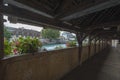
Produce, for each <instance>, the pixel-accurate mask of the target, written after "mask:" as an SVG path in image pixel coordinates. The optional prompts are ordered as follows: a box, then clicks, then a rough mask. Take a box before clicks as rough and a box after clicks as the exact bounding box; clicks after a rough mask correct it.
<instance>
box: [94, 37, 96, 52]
mask: <svg viewBox="0 0 120 80" xmlns="http://www.w3.org/2000/svg"><path fill="white" fill-rule="evenodd" d="M94 54H96V38H95V43H94Z"/></svg>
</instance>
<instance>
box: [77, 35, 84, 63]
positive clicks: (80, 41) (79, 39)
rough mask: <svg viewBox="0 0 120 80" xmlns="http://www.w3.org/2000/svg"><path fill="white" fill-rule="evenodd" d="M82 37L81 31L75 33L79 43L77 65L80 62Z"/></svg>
mask: <svg viewBox="0 0 120 80" xmlns="http://www.w3.org/2000/svg"><path fill="white" fill-rule="evenodd" d="M82 38H83V34H82V33H77V40H78V44H79V52H78V60H79V65H80V64H81V56H82V55H81V54H82V41H83V40H82Z"/></svg>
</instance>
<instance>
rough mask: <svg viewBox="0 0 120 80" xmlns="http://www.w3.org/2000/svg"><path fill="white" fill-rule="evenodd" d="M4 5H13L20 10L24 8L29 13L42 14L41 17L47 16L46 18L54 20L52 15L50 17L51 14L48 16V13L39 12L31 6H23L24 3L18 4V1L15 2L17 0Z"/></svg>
mask: <svg viewBox="0 0 120 80" xmlns="http://www.w3.org/2000/svg"><path fill="white" fill-rule="evenodd" d="M4 3H5V4H11V5H14V6H17V7H19V8H23V9H26V10H29V11H31V12H34V13H37V14H40V15H42V16H45V17H48V18H54V17H53V16H52V15H50V14H48V13H46V12H43V11H39V10H37V9H34V8H32V7H30V6H27V5H25V4H22V3H20V2H17V1H15V0H4ZM34 5H35V4H34Z"/></svg>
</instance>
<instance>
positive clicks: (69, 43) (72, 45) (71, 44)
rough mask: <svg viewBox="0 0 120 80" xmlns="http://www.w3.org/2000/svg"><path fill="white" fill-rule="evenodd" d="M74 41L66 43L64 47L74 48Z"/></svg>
mask: <svg viewBox="0 0 120 80" xmlns="http://www.w3.org/2000/svg"><path fill="white" fill-rule="evenodd" d="M76 44H77V43H76V41H68V42H67V43H66V46H67V47H75V46H76Z"/></svg>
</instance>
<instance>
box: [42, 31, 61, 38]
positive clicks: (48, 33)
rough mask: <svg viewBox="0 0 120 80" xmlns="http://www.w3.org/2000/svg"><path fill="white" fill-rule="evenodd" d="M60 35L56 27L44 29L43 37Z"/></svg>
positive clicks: (57, 36)
mask: <svg viewBox="0 0 120 80" xmlns="http://www.w3.org/2000/svg"><path fill="white" fill-rule="evenodd" d="M59 36H60V32H59V30H55V29H43V30H42V37H43V38H47V39H57V38H59Z"/></svg>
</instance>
